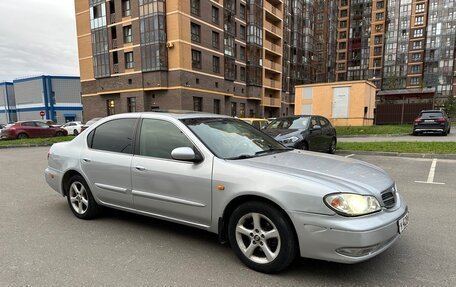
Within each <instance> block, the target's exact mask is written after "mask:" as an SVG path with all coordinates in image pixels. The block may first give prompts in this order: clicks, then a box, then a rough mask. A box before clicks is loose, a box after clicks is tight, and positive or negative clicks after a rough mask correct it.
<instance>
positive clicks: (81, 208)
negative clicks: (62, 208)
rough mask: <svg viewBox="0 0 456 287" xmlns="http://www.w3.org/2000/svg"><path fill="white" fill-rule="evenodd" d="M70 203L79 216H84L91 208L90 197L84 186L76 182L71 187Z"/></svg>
mask: <svg viewBox="0 0 456 287" xmlns="http://www.w3.org/2000/svg"><path fill="white" fill-rule="evenodd" d="M69 196H70V202H71V207H72V208H73V210H74V211H76V212H77V213H78V214H81V215H82V214H84V213H86V212H87V209H88V208H89V196H88V194H87V191H86V189H85V187H84V185H83V184H82V183H80V182H78V181H75V182H73V183H72V184H71V186H70V193H69Z"/></svg>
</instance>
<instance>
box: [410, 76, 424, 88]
mask: <svg viewBox="0 0 456 287" xmlns="http://www.w3.org/2000/svg"><path fill="white" fill-rule="evenodd" d="M420 82H421V78H420V77H411V78H410V85H413V86H416V85H419V84H420Z"/></svg>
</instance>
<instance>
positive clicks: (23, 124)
mask: <svg viewBox="0 0 456 287" xmlns="http://www.w3.org/2000/svg"><path fill="white" fill-rule="evenodd" d="M21 126H23V127H36V125H35V123H34V122H24V123H22V124H21Z"/></svg>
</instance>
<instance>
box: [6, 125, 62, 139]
mask: <svg viewBox="0 0 456 287" xmlns="http://www.w3.org/2000/svg"><path fill="white" fill-rule="evenodd" d="M66 135H68V132H67V131H66V130H64V129H62V128H59V127H53V126H50V125H48V124H47V123H45V122H41V121H22V122H16V123H14V124H9V125H7V126H6V127H5V128H4V129H3V130H2V134H1V138H5V139H26V138H46V137H55V136H57V137H59V136H66Z"/></svg>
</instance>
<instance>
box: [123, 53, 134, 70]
mask: <svg viewBox="0 0 456 287" xmlns="http://www.w3.org/2000/svg"><path fill="white" fill-rule="evenodd" d="M133 67H134V64H133V52H127V53H125V69H133Z"/></svg>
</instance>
